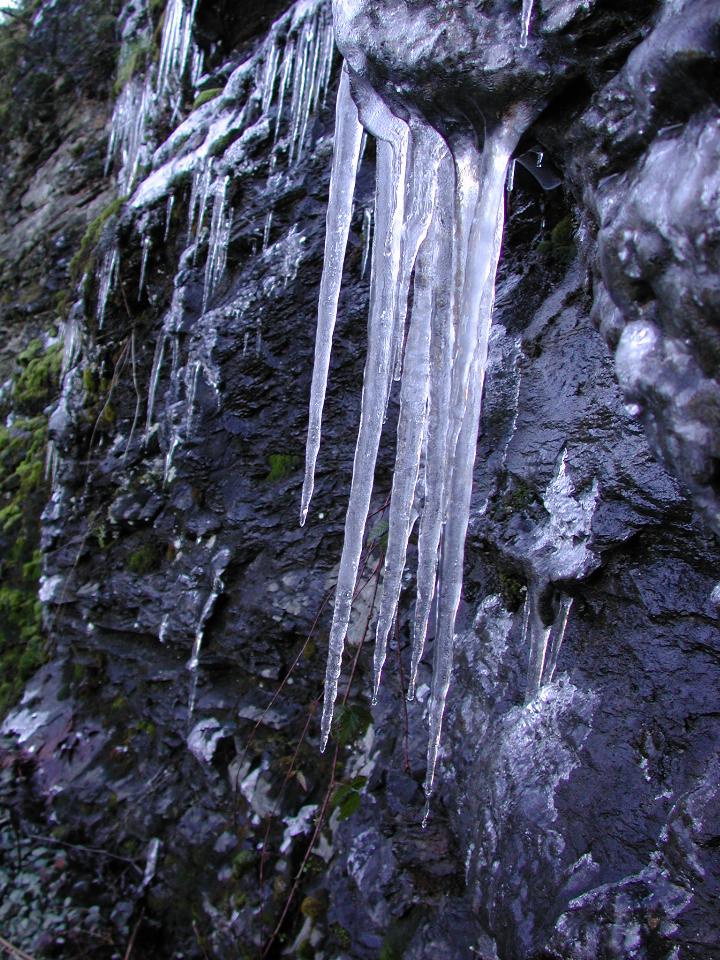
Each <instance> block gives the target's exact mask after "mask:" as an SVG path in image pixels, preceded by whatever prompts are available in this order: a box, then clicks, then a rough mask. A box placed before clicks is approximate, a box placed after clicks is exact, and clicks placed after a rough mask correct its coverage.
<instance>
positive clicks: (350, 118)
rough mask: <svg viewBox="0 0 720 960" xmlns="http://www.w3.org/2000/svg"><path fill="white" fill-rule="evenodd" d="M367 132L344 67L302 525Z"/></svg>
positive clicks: (338, 104) (313, 475)
mask: <svg viewBox="0 0 720 960" xmlns="http://www.w3.org/2000/svg"><path fill="white" fill-rule="evenodd" d="M361 134H362V127H361V126H360V122H359V119H358V112H357V107H356V106H355V102H354V101H353V99H352V97H351V95H350V80H349V77H348V73H347V69H346V68H343V71H342V75H341V77H340V88H339V90H338V98H337V109H336V116H335V148H334V156H333V168H332V174H331V178H330V198H329V200H328V209H327V227H326V234H325V257H324V261H323V274H322V279H321V281H320V298H319V305H318V325H317V338H316V341H315V366H314V368H313V379H312V387H311V390H310V420H309V424H308V436H307V448H306V454H305V480H304V483H303V492H302V506H301V508H300V523H301V524H304V523H305V518H306V517H307V511H308V507H309V505H310V499H311V497H312V493H313V486H314V483H315V463H316V461H317V455H318V450H319V449H320V430H321V426H322V411H323V405H324V403H325V391H326V389H327V379H328V369H329V366H330V351H331V348H332V338H333V332H334V330H335V320H336V317H337V307H338V298H339V296H340V285H341V282H342V270H343V263H344V260H345V248H346V246H347V238H348V232H349V230H350V216H351V210H352V202H353V194H354V191H355V177H356V174H357V163H358V156H359V151H360V139H361Z"/></svg>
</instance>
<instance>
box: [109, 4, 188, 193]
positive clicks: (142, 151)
mask: <svg viewBox="0 0 720 960" xmlns="http://www.w3.org/2000/svg"><path fill="white" fill-rule="evenodd" d="M196 7H197V0H192V2H191V3H189V4H188V3H186V2H185V0H168V4H167V7H166V8H165V13H164V19H163V32H162V39H161V41H160V59H159V61H158V65H157V69H156V70H155V69H154V70H149V71H147V73H146V74H145V75H136V76H133V77H131V78H130V79H129V80H128V82H127V83H126V84H125V86H124V87H123V89H122V90H121V92H120V95H119V96H118V99H117V101H116V102H115V108H114V110H113V115H112V118H111V121H110V137H109V140H108V149H107V158H106V161H105V172H106V174H107V172H108V171H109V170H110V167H111V165H112V164H113V162H114V161H117V162H118V165H119V169H118V174H117V181H118V188H119V191H120V194H121V195H125V194H127V193H129V192H130V190H131V189H132V187H133V186H134V185H135V183H136V181H137V178H138V175H139V173H140V171H141V169H142V167H143V166H144V165H145V164H146V163H148V162H149V161H150V159H151V156H152V127H153V125H154V124H155V123H156V121H157V120H158V119H159V118H160V117H161V116H162V114H164V113H168V112H169V113H170V116H171V119H174V118H175V117H176V116H177V114H178V111H179V109H180V106H181V103H182V93H183V89H182V88H183V81H184V79H185V75H186V72H187V69H188V65H189V64H190V63H191V82H192V84H193V86H194V85H195V84H196V83H197V81H198V80H199V79H200V76H201V74H202V66H203V55H202V51H201V50H200V49H199V48H198V47H197V46H196V45H195V44H194V43H193V41H192V30H193V24H194V21H195V10H196Z"/></svg>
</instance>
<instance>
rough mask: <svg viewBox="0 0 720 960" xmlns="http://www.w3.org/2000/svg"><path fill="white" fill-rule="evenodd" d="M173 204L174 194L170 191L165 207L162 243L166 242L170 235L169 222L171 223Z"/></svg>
mask: <svg viewBox="0 0 720 960" xmlns="http://www.w3.org/2000/svg"><path fill="white" fill-rule="evenodd" d="M174 206H175V194H174V193H171V194H170V196H169V197H168V198H167V207H166V208H165V232H164V233H163V243H167V239H168V237H169V236H170V224H171V223H172V214H173V207H174Z"/></svg>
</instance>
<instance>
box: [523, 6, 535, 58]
mask: <svg viewBox="0 0 720 960" xmlns="http://www.w3.org/2000/svg"><path fill="white" fill-rule="evenodd" d="M532 12H533V0H523V5H522V16H521V20H520V46H521V47H523V48H524V47H526V46H527V45H528V38H529V37H530V19H531V17H532Z"/></svg>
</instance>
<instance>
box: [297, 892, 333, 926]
mask: <svg viewBox="0 0 720 960" xmlns="http://www.w3.org/2000/svg"><path fill="white" fill-rule="evenodd" d="M300 913H301V914H302V915H303V916H304V917H309V918H310V920H319V919H320V918H321V917H324V916H325V914H326V913H327V904H326V902H325V901H324V900H323V899H321V898H320V897H313V896H308V897H305V899H304V900H303V901H302V903H301V904H300Z"/></svg>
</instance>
